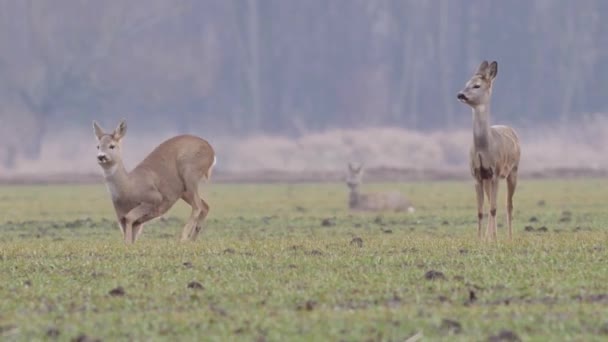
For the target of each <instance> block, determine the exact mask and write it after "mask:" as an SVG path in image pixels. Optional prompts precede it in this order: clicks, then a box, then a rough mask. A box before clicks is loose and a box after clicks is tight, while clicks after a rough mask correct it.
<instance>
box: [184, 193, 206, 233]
mask: <svg viewBox="0 0 608 342" xmlns="http://www.w3.org/2000/svg"><path fill="white" fill-rule="evenodd" d="M194 194H198V193H197V192H184V193H183V194H182V199H183V200H184V201H185V202H186V203H188V204H189V205H190V206H191V207H192V208H194V207H195V206H197V204H196V200H195V199H194ZM198 197H199V200H200V205H201V207H200V208H201V212H200V214H199V215H198V217H197V219H196V220H195V222H194V225H193V226H191V227H189V229H188V230H187V231H186V228H188V227H187V226H188V225H186V226H184V231H183V232H182V241H185V240H186V239H191V240H192V241H194V240H195V239H196V236H197V235H198V233H199V232H200V231H201V229H202V228H201V227H202V226H201V224H202V220H203V219H204V218H205V216H207V212H208V211H209V205H207V203H206V202H205V201H204V200H203V199H202V198H200V196H198ZM188 223H189V222H188ZM185 234H187V237H186V238H184V236H185Z"/></svg>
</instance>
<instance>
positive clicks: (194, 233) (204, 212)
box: [190, 198, 209, 241]
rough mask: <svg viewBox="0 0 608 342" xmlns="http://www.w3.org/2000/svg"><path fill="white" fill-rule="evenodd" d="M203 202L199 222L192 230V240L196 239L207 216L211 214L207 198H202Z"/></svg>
mask: <svg viewBox="0 0 608 342" xmlns="http://www.w3.org/2000/svg"><path fill="white" fill-rule="evenodd" d="M201 203H202V204H203V210H202V211H201V214H200V215H199V216H198V224H197V225H196V227H195V228H194V229H193V230H192V233H191V235H190V239H192V241H196V238H197V237H198V233H200V232H201V230H202V228H203V225H204V223H205V218H206V217H207V215H208V214H209V204H207V202H205V200H204V199H202V198H201Z"/></svg>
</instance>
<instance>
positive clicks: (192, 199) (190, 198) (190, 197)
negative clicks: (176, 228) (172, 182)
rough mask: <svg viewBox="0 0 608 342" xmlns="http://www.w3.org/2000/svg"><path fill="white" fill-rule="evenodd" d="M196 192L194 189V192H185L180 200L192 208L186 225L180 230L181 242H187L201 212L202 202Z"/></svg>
mask: <svg viewBox="0 0 608 342" xmlns="http://www.w3.org/2000/svg"><path fill="white" fill-rule="evenodd" d="M196 190H197V189H195V191H191V190H190V191H188V190H187V191H186V192H184V194H183V195H182V199H183V200H184V201H186V202H187V203H188V204H190V206H191V207H192V212H191V213H190V217H189V218H188V222H186V225H184V229H183V230H182V238H181V240H182V241H187V240H189V238H190V235H191V234H192V231H193V230H195V229H196V227H197V225H198V218H199V216H200V215H201V213H202V212H203V204H202V200H201V198H200V196H199V195H198V192H197V191H196Z"/></svg>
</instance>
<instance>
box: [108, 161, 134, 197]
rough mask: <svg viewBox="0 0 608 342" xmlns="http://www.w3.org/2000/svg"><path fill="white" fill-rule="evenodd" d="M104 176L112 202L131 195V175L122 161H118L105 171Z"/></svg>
mask: <svg viewBox="0 0 608 342" xmlns="http://www.w3.org/2000/svg"><path fill="white" fill-rule="evenodd" d="M103 174H104V179H105V181H106V186H107V188H108V191H109V192H110V195H111V196H112V200H117V199H119V198H121V197H124V196H125V194H127V193H129V187H130V182H129V174H128V173H127V170H126V169H125V166H124V165H123V163H122V161H118V162H116V164H114V165H113V166H112V167H110V168H108V169H104V170H103Z"/></svg>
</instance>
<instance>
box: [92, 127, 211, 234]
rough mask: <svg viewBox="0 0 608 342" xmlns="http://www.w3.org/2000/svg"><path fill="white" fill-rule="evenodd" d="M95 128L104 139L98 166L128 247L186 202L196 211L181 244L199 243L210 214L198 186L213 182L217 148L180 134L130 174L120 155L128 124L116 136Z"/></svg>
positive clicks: (189, 221)
mask: <svg viewBox="0 0 608 342" xmlns="http://www.w3.org/2000/svg"><path fill="white" fill-rule="evenodd" d="M93 127H94V128H95V135H96V136H97V140H98V145H97V150H98V152H97V162H98V163H99V165H100V166H101V168H102V169H103V173H104V177H105V182H106V185H107V187H108V190H109V192H110V195H111V196H112V203H113V204H114V209H115V211H116V216H117V218H118V223H119V225H120V229H121V231H122V233H123V237H124V240H125V242H126V243H134V242H135V240H136V239H137V238H138V237H139V235H140V234H141V232H142V230H143V224H144V223H145V222H147V221H150V220H151V219H154V218H156V217H159V216H161V215H162V214H164V213H165V212H167V211H168V210H169V209H170V208H171V207H172V206H173V204H175V202H176V201H177V200H178V199H180V198H181V199H183V200H184V201H186V202H187V203H188V204H189V205H190V206H191V207H192V213H191V214H190V218H189V219H188V222H187V223H186V225H185V226H184V229H183V231H182V237H181V240H182V241H185V240H188V239H192V240H193V241H194V240H195V239H196V237H197V236H198V233H199V232H200V230H201V225H202V223H203V221H204V219H205V217H206V216H207V214H208V213H209V205H208V204H207V203H206V202H205V201H204V200H203V199H201V197H200V196H199V193H198V187H199V183H200V182H201V180H204V179H209V178H210V177H211V171H212V169H213V166H214V165H215V161H216V159H215V153H214V151H213V148H212V147H211V145H209V143H208V142H207V141H205V140H203V139H201V138H199V137H196V136H192V135H179V136H176V137H173V138H171V139H169V140H166V141H165V142H163V143H161V144H160V145H158V147H156V148H155V149H154V150H153V151H152V152H151V153H150V154H149V155H148V156H147V157H146V158H145V159H144V160H143V161H142V162H141V163H139V165H137V166H136V167H135V168H134V169H133V170H132V171H131V172H127V170H126V169H125V167H124V165H123V162H122V157H121V151H120V142H121V140H122V138H123V137H124V136H125V133H126V132H127V125H126V123H125V121H124V120H123V121H121V122H120V124H119V125H118V127H117V128H116V129H115V130H114V131H113V132H112V133H105V132H104V131H103V129H101V127H99V125H98V124H97V122H95V121H94V122H93Z"/></svg>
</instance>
